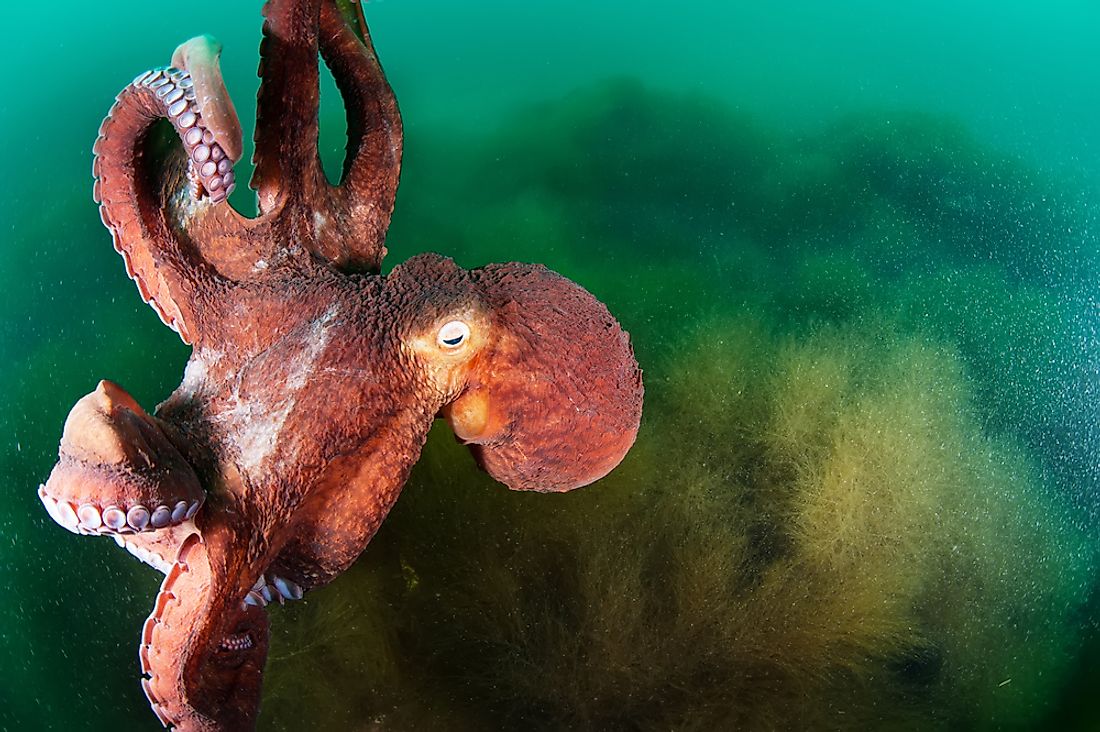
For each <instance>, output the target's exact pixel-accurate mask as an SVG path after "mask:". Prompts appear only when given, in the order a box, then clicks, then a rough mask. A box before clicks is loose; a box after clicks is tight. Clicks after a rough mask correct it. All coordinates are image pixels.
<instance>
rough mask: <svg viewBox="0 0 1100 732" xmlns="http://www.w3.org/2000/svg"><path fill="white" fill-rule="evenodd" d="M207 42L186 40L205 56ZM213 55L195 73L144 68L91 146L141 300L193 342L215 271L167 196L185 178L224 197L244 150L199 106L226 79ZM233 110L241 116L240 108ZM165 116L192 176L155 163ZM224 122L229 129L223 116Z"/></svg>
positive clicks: (202, 193) (105, 204)
mask: <svg viewBox="0 0 1100 732" xmlns="http://www.w3.org/2000/svg"><path fill="white" fill-rule="evenodd" d="M209 43H210V41H207V40H204V39H196V40H195V41H192V42H189V44H185V47H188V48H190V53H191V55H195V56H200V55H201V54H200V53H199V49H200V48H202V47H203V45H204V44H209ZM181 48H184V47H181ZM181 55H182V54H181ZM209 56H213V58H214V59H215V60H214V61H213V62H211V61H210V60H209V58H202V59H201V60H200V61H199V62H198V63H197V67H198V69H197V70H198V71H199V79H197V80H196V79H195V78H193V77H192V76H191V73H190V72H189V71H188V70H186V69H180V68H176V67H174V66H172V67H161V68H156V69H151V70H149V71H146V72H144V73H142V74H140V75H139V76H138V77H137V78H135V79H134V81H133V82H131V83H130V84H129V85H128V86H127V87H126V88H125V89H123V90H122V91H121V92H120V93H119V94H118V96H117V98H116V101H115V104H114V106H113V107H112V108H111V111H110V112H109V113H108V115H107V117H106V119H104V120H103V124H102V125H101V126H100V129H99V137H98V139H97V140H96V142H95V146H94V148H93V151H94V155H95V157H94V161H93V164H92V173H93V175H94V177H95V186H94V189H93V197H94V198H95V200H96V202H97V203H99V204H100V216H101V217H102V219H103V223H104V225H105V226H106V227H107V228H108V230H110V232H111V235H112V238H113V239H114V245H115V250H116V251H118V252H119V254H121V255H122V258H123V261H124V262H125V265H126V273H127V274H128V275H129V276H130V277H131V278H132V279H133V280H134V281H135V282H136V284H137V287H138V292H139V293H140V294H141V298H142V300H144V301H145V302H147V303H149V304H150V305H151V306H152V307H153V309H154V310H155V311H156V313H157V315H159V316H160V318H161V320H162V321H164V323H165V324H166V325H168V326H169V327H170V328H172V329H173V330H175V331H176V332H177V333H179V335H180V337H181V338H182V339H183V340H184V342H186V343H190V342H191V341H192V336H193V334H192V332H191V331H192V328H193V326H194V319H195V314H194V313H193V312H192V310H191V309H192V308H193V303H192V295H191V292H192V290H193V289H194V288H195V287H202V286H203V285H202V280H203V279H204V273H205V274H206V276H207V278H209V272H208V271H207V270H205V269H204V268H203V267H202V266H201V265H202V264H203V262H202V257H201V256H199V255H198V254H197V252H196V251H195V249H194V247H193V246H191V245H190V244H189V243H188V242H187V241H186V237H185V236H184V235H183V233H182V232H180V231H178V230H176V229H175V225H174V224H169V223H168V221H167V220H166V218H165V208H166V206H165V201H166V200H167V199H168V198H171V197H172V196H173V195H174V194H175V193H176V192H178V191H179V189H180V188H181V186H183V185H189V186H190V190H191V194H192V196H193V197H194V198H196V199H199V198H203V197H208V198H209V200H210V201H211V202H213V203H217V202H219V201H222V200H224V199H225V197H226V196H227V195H228V194H229V193H230V192H231V191H232V190H233V187H234V185H235V180H234V175H233V162H234V160H235V159H234V158H233V156H232V155H231V154H230V151H233V150H234V145H235V146H236V150H235V152H236V155H237V156H238V157H239V155H240V144H239V141H234V140H233V139H232V135H231V134H222V135H220V136H219V135H217V134H216V131H217V130H216V128H212V127H211V126H209V125H208V124H207V120H206V119H205V118H204V110H203V109H200V106H199V98H200V97H204V98H205V97H209V96H210V89H211V88H213V87H214V86H216V85H217V84H220V75H219V74H218V73H217V70H216V52H212V51H209V50H208V51H207V57H209ZM213 79H217V82H216V83H215V82H214V81H213ZM229 111H230V112H231V107H229ZM205 112H206V113H207V114H212V115H213V116H214V117H222V118H224V117H225V116H226V115H227V111H226V106H225V105H224V104H222V103H220V102H217V103H212V102H209V101H208V103H207V105H206V109H205ZM229 116H231V117H233V118H234V119H235V117H236V115H235V113H232V114H231V115H229ZM162 119H165V120H168V121H169V122H170V123H171V125H172V127H173V128H174V129H175V131H176V133H177V135H178V136H179V138H180V140H181V141H182V143H183V148H184V151H185V152H186V155H187V175H186V177H187V180H186V181H184V180H182V179H181V176H180V171H179V170H178V166H176V167H175V168H173V166H172V165H170V164H166V165H165V166H164V169H163V170H159V171H154V170H152V169H151V167H152V166H153V165H154V164H155V162H156V161H154V160H152V159H151V158H153V157H155V156H153V155H151V154H149V152H150V151H149V150H148V149H147V147H148V140H149V136H150V132H151V130H152V128H153V126H154V125H155V123H157V122H158V121H159V120H162ZM219 124H220V125H222V128H223V129H225V124H226V123H225V121H224V119H222V120H221V121H220V122H219ZM227 148H228V150H227ZM196 205H200V204H197V203H196ZM196 260H198V261H196Z"/></svg>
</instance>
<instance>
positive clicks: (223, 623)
mask: <svg viewBox="0 0 1100 732" xmlns="http://www.w3.org/2000/svg"><path fill="white" fill-rule="evenodd" d="M216 556H221V554H220V553H219V552H217V551H216V550H213V549H212V548H211V547H210V546H209V544H208V542H207V541H204V540H203V539H202V538H201V537H200V535H199V534H197V533H195V534H191V535H190V536H188V537H187V538H186V539H185V540H184V541H183V543H182V545H181V546H180V550H179V554H178V556H177V558H176V561H175V563H174V564H173V565H172V567H171V569H170V570H169V571H168V573H167V575H166V576H165V578H164V581H163V582H162V584H161V588H160V592H159V594H158V595H157V599H156V602H155V603H154V606H153V612H152V613H151V614H150V615H149V617H148V619H147V620H146V621H145V625H144V626H143V628H142V633H141V642H140V644H139V646H138V660H139V663H140V665H141V671H142V674H143V678H142V688H143V689H144V690H145V695H146V697H147V698H148V699H149V703H150V705H151V706H152V708H153V712H154V713H155V714H156V715H157V718H158V719H159V720H160V721H161V723H162V724H164V726H166V727H167V726H169V725H173V726H174V727H175V728H176V729H178V730H186V731H187V732H193V731H198V730H202V731H206V730H209V731H213V730H225V729H234V730H238V729H239V730H246V729H251V728H253V726H254V725H255V719H256V712H257V710H258V708H259V701H260V691H261V682H262V678H263V667H264V663H265V661H266V659H267V643H268V620H267V615H266V613H264V611H263V610H262V609H260V608H259V607H253V606H250V605H241V604H239V598H237V594H238V588H237V587H236V584H235V582H233V581H230V580H228V579H227V578H228V577H230V576H231V575H230V574H229V572H228V571H227V568H225V567H221V566H219V565H218V564H216V563H215V561H214V558H215V557H216Z"/></svg>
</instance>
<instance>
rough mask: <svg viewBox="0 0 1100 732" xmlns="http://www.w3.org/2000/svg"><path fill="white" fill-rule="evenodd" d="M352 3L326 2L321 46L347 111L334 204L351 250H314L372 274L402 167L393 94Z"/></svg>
mask: <svg viewBox="0 0 1100 732" xmlns="http://www.w3.org/2000/svg"><path fill="white" fill-rule="evenodd" d="M345 5H346V3H345ZM351 5H352V6H353V7H346V8H341V7H338V5H337V2H336V0H325V2H324V4H323V5H322V7H321V31H320V50H321V56H322V57H323V58H324V60H325V64H326V65H327V66H328V67H329V69H330V70H331V71H332V75H333V78H334V79H335V81H336V85H337V87H338V88H339V89H340V93H341V95H342V96H343V98H344V107H345V110H346V113H347V128H348V141H347V153H346V157H345V159H344V171H343V176H342V179H341V181H340V189H339V191H338V192H337V194H338V195H337V196H336V200H335V201H334V202H333V203H334V206H335V207H337V208H338V209H339V212H338V213H339V215H338V217H336V218H338V219H339V220H340V221H341V222H342V225H343V227H344V228H345V229H347V230H348V231H349V234H350V236H348V237H346V238H347V240H348V241H349V242H351V247H352V248H351V251H343V252H320V253H321V254H323V255H325V256H326V257H327V258H328V259H330V260H332V261H333V262H334V263H336V264H337V266H341V267H344V268H346V269H357V270H366V271H370V272H378V271H379V269H380V268H381V262H382V258H383V257H384V256H385V247H384V246H383V244H384V242H385V238H386V230H387V229H388V228H389V223H390V216H391V214H392V213H393V206H394V200H395V198H396V195H397V184H398V180H399V178H400V173H401V151H402V141H403V133H402V126H401V114H400V111H399V109H398V106H397V99H396V97H395V96H394V93H393V89H392V88H391V87H390V85H389V82H388V81H386V77H385V74H384V73H383V71H382V66H381V64H379V62H378V56H377V55H376V54H375V51H374V45H373V43H372V42H371V37H370V32H369V30H368V29H367V25H366V22H365V20H364V19H363V15H362V6H361V5H360V4H359V3H358V2H355V3H352V4H351Z"/></svg>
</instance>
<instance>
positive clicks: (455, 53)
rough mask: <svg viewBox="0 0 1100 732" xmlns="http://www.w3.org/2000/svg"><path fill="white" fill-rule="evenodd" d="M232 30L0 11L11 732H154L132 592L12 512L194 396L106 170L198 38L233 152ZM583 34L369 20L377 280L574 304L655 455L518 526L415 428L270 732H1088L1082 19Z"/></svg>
mask: <svg viewBox="0 0 1100 732" xmlns="http://www.w3.org/2000/svg"><path fill="white" fill-rule="evenodd" d="M222 5H223V6H224V7H219V8H218V12H217V13H216V14H212V13H196V14H195V16H196V17H194V18H190V17H182V18H181V17H180V16H181V15H183V14H182V13H181V12H179V11H178V10H167V9H165V8H163V7H161V6H158V5H156V4H152V3H138V2H127V3H115V4H112V5H111V10H110V11H104V10H103V9H102V6H96V5H93V4H87V3H55V4H53V5H51V6H50V9H49V11H48V12H47V11H39V10H31V9H29V8H19V9H16V10H12V11H9V12H8V16H7V17H8V22H9V28H10V29H11V32H10V34H9V37H8V39H7V42H6V43H5V44H4V46H3V48H2V49H0V58H2V60H3V62H4V68H6V69H8V70H9V72H8V73H6V74H4V75H3V80H2V81H0V84H4V85H5V88H4V89H3V90H2V92H3V93H2V94H0V99H3V100H4V101H3V103H2V104H3V114H2V115H0V139H2V140H4V142H5V145H4V151H5V152H4V157H5V166H6V167H5V171H6V173H7V175H5V176H4V180H3V182H2V183H0V186H3V195H2V196H0V211H2V217H0V221H3V223H4V225H5V229H4V230H5V232H6V234H5V237H4V243H3V246H2V248H0V313H3V315H2V316H0V363H2V364H3V366H2V368H0V379H2V382H3V383H2V388H0V427H3V429H2V430H0V434H3V435H4V439H2V440H0V477H2V478H3V485H4V491H5V493H4V494H3V496H4V497H3V505H2V506H0V581H2V583H3V585H4V586H5V588H6V590H7V593H6V601H5V602H4V603H2V604H0V729H13V730H14V729H68V728H71V727H75V726H77V725H78V724H79V725H82V726H84V727H86V728H91V729H108V728H110V729H117V728H119V727H120V726H121V727H122V728H124V729H143V728H149V729H153V728H154V726H153V725H154V724H155V720H154V719H153V717H152V716H151V714H150V713H149V711H148V706H147V704H146V702H145V699H144V696H143V694H142V692H141V688H140V686H139V684H138V681H137V679H138V667H137V659H136V653H135V650H136V644H137V636H138V632H139V629H140V627H141V623H142V622H143V620H144V618H145V617H146V615H147V614H148V612H149V608H150V606H151V603H152V598H153V595H154V593H155V588H156V586H157V584H158V581H157V577H156V576H155V575H154V574H153V573H152V572H151V571H150V570H148V568H146V567H144V566H142V565H139V564H138V563H137V562H135V561H134V560H133V559H132V558H131V557H130V556H129V555H127V554H125V553H124V552H120V551H118V550H117V549H115V548H114V546H113V544H112V543H111V542H109V541H106V540H92V539H86V538H80V537H76V536H73V535H71V534H68V533H67V532H65V531H63V530H62V529H60V528H59V527H57V526H55V525H54V524H53V523H52V522H51V521H49V519H48V517H47V516H46V514H45V512H44V511H42V509H41V505H40V504H39V502H38V500H37V498H36V496H35V489H36V487H37V485H38V483H39V482H40V481H42V480H44V479H45V477H46V476H47V475H48V473H49V470H50V467H51V466H52V463H53V460H54V458H55V456H56V446H57V439H58V437H59V435H60V428H61V424H62V422H63V420H64V417H65V414H66V413H67V411H68V409H69V408H70V407H71V405H72V403H73V402H74V401H75V400H76V399H77V398H79V397H80V396H81V395H83V394H85V393H87V392H88V391H90V390H91V389H92V388H93V387H94V385H95V383H96V381H97V380H98V379H100V378H110V379H112V380H115V381H118V382H119V383H121V384H122V385H124V386H125V387H126V388H127V390H129V391H130V392H131V393H132V394H134V396H135V397H136V398H137V399H138V401H139V402H141V403H142V404H143V405H146V406H147V407H151V406H152V405H154V404H156V403H157V402H158V401H159V400H160V399H162V398H163V397H164V396H166V395H167V394H168V393H169V392H170V391H171V390H172V389H173V388H174V387H175V386H176V384H178V381H179V378H180V375H181V373H182V368H183V364H184V362H185V361H186V358H187V349H186V348H185V347H184V346H183V345H182V344H180V342H179V340H178V338H177V337H176V336H175V335H174V334H173V333H171V332H170V331H169V330H167V329H166V328H164V327H163V326H161V325H160V323H159V321H158V320H157V318H156V316H155V315H154V314H153V313H152V312H151V311H150V310H149V308H147V307H145V306H143V305H142V304H141V302H140V300H139V299H138V298H137V297H136V295H135V291H134V287H133V285H132V283H130V282H129V281H128V280H127V278H126V277H125V273H124V272H123V268H122V266H121V262H120V261H119V258H118V256H117V255H116V254H115V253H114V252H113V251H112V250H111V247H110V238H109V236H108V235H107V233H106V231H105V230H104V229H103V227H102V225H101V224H100V222H99V216H98V213H97V211H96V208H95V206H94V205H93V204H92V202H91V199H90V192H91V178H90V167H91V166H90V160H91V157H90V150H91V144H92V141H93V140H94V137H95V134H96V130H97V128H98V125H99V122H100V119H101V118H102V116H103V114H104V113H105V112H106V110H107V109H108V108H109V106H110V104H111V100H112V98H113V96H114V94H115V93H117V91H119V90H120V89H121V88H122V87H123V86H124V85H125V84H126V83H128V82H129V80H130V79H132V78H133V77H134V76H135V75H136V74H137V73H138V72H140V71H141V70H143V69H145V68H148V67H150V66H153V65H159V64H163V63H166V62H167V61H168V58H169V54H170V53H171V51H172V49H173V48H174V47H175V46H176V44H178V43H179V42H181V41H183V40H185V39H187V38H189V37H191V36H193V35H197V34H199V33H211V34H213V35H215V36H217V37H218V38H219V39H220V40H221V41H222V42H223V43H224V44H225V52H224V55H223V59H222V68H223V71H224V74H225V77H226V81H227V85H228V87H229V89H230V91H231V93H232V94H233V96H234V99H235V102H236V105H237V109H238V112H239V113H240V116H241V118H242V120H243V121H244V122H245V124H246V131H247V125H248V124H250V122H251V119H252V117H253V113H254V102H253V100H254V96H255V90H256V86H257V80H256V78H255V65H256V50H255V49H256V45H257V43H258V38H259V22H260V18H259V4H258V3H255V4H253V3H243V2H242V3H223V4H222ZM593 5H594V4H591V3H581V2H572V1H568V2H554V3H549V2H541V1H536V2H525V3H504V2H478V3H471V4H461V3H442V2H437V1H431V2H429V1H428V0H421V1H416V0H385V1H382V2H374V3H371V4H370V5H369V6H368V20H369V21H370V23H371V27H372V31H373V34H374V36H375V41H376V44H377V47H378V51H379V54H380V56H381V58H382V61H383V64H384V65H385V67H386V70H387V72H388V75H389V77H390V80H391V82H392V84H393V86H394V88H395V91H396V93H397V95H398V98H399V100H400V102H401V106H402V111H403V115H404V120H405V129H406V148H405V155H406V157H405V161H406V166H405V172H404V174H403V179H402V187H401V191H400V193H399V198H398V205H397V211H396V213H395V218H394V222H393V226H392V229H391V236H390V239H389V242H388V246H389V249H390V255H389V260H388V261H387V266H389V267H392V266H393V265H394V264H395V263H397V262H399V261H401V260H403V259H405V258H407V257H409V256H411V255H412V254H414V253H417V252H420V251H425V250H432V251H440V252H442V253H445V254H448V255H451V256H454V257H455V258H456V259H457V260H458V261H459V262H460V263H461V264H463V265H466V266H474V265H478V264H481V263H484V262H487V261H507V260H511V259H518V260H525V261H540V262H543V263H545V264H547V265H548V266H550V267H551V268H553V269H556V270H558V271H560V272H562V273H563V274H566V275H568V276H570V277H572V278H573V279H575V280H577V281H578V282H580V283H582V284H583V285H584V286H585V287H587V288H588V289H590V290H591V291H592V292H594V293H595V294H597V295H598V296H599V297H600V298H601V299H603V300H604V301H605V302H607V303H608V305H609V307H610V308H611V309H612V311H613V312H614V313H615V314H616V315H617V316H618V317H619V319H620V320H621V322H622V323H623V324H624V326H625V327H626V328H627V329H628V330H630V331H631V333H632V335H633V337H634V341H635V347H636V350H637V353H638V358H639V361H640V362H641V363H642V366H643V368H644V369H645V370H646V378H647V399H648V402H647V412H646V417H645V423H644V425H643V430H642V433H641V435H640V437H639V442H638V444H637V446H636V447H635V449H634V451H633V452H632V453H631V455H630V456H629V457H628V459H627V461H626V462H625V463H624V464H623V466H622V467H621V468H620V469H619V470H618V471H617V472H616V473H615V474H613V475H612V476H611V477H609V478H608V479H606V480H605V481H602V482H601V483H600V484H598V485H596V486H594V487H592V488H590V489H587V490H584V491H579V492H576V493H573V494H569V495H568V496H524V495H518V494H510V493H507V492H505V491H504V490H503V489H501V488H500V487H499V486H495V485H494V484H492V482H491V481H490V480H488V479H487V478H485V477H483V476H481V475H480V474H479V473H477V471H476V470H475V469H474V468H473V467H472V464H471V463H470V461H469V458H468V456H467V455H465V454H464V453H463V452H460V451H458V450H457V448H456V447H455V446H454V445H453V444H452V443H451V441H450V438H449V436H448V435H446V434H445V432H444V431H438V434H435V435H433V439H432V441H431V443H430V444H429V447H428V449H427V450H426V452H425V457H424V459H423V461H422V464H421V465H420V466H419V468H418V469H417V471H416V472H415V474H414V476H413V478H412V480H411V481H410V484H409V486H408V488H407V489H406V493H405V495H404V496H403V497H402V499H401V501H400V502H399V504H398V507H397V509H396V510H395V512H394V514H393V515H392V516H391V517H390V519H389V520H388V521H387V524H386V525H385V526H384V528H383V530H382V532H381V533H380V534H379V536H378V537H377V538H376V539H375V541H374V542H373V543H372V545H371V547H370V548H368V550H367V552H366V553H365V554H364V556H363V558H362V560H361V561H360V562H359V564H357V565H356V567H355V568H354V569H353V570H352V571H351V572H349V573H348V574H347V575H346V576H344V577H342V578H340V579H339V580H338V581H337V582H335V583H334V584H333V585H332V586H331V587H328V588H325V589H323V590H320V591H318V592H316V593H313V594H311V595H310V596H309V597H308V599H307V600H306V601H305V602H303V603H299V604H298V606H296V607H288V608H285V609H283V610H278V611H276V612H274V613H273V614H272V616H273V645H272V651H271V657H270V660H269V665H268V677H267V681H266V684H267V685H266V691H267V696H266V698H265V702H264V708H263V709H264V711H263V716H262V717H261V728H269V729H288V730H289V729H350V728H356V729H365V728H379V729H409V728H425V727H427V726H434V727H435V728H448V729H487V728H489V729H492V728H496V729H506V728H515V727H535V728H544V729H564V728H590V729H656V728H662V729H667V728H674V729H717V728H771V727H779V728H785V727H786V728H790V727H792V726H793V727H805V726H812V727H826V728H865V727H890V728H893V727H905V728H916V729H937V728H953V729H954V728H994V727H998V728H999V727H1022V728H1037V729H1064V728H1079V729H1091V728H1095V725H1097V724H1100V705H1098V703H1097V701H1096V698H1095V693H1094V690H1095V688H1096V683H1097V681H1098V679H1097V677H1096V671H1095V670H1094V669H1095V668H1096V659H1097V658H1098V657H1100V656H1098V654H1100V636H1098V635H1097V627H1098V621H1100V602H1098V600H1097V587H1098V582H1097V574H1096V567H1097V559H1098V557H1097V547H1098V544H1097V532H1098V530H1097V528H1096V527H1097V515H1098V513H1100V457H1098V456H1100V407H1098V405H1100V336H1098V332H1100V331H1098V327H1100V302H1098V298H1097V291H1098V289H1097V282H1098V279H1097V277H1098V274H1100V229H1098V221H1097V205H1098V204H1097V201H1098V200H1100V198H1098V196H1100V81H1098V80H1097V77H1096V73H1095V69H1096V67H1097V62H1098V61H1100V58H1098V52H1097V49H1096V44H1095V38H1096V35H1097V32H1098V31H1100V10H1098V9H1097V8H1096V6H1095V4H1094V3H1089V2H1052V3H1045V4H1043V5H1042V6H1040V5H1038V4H1034V5H1032V4H1022V3H1008V4H1006V3H988V2H969V3H958V2H956V3H948V2H939V1H937V2H933V3H924V4H922V5H921V7H919V8H914V9H911V10H910V9H905V8H899V7H892V6H890V5H889V4H881V3H870V2H852V3H845V4H843V7H830V6H828V5H826V4H820V3H810V2H797V3H791V4H788V5H786V6H784V7H783V8H782V9H776V8H775V7H774V6H771V5H767V4H751V5H750V4H747V3H739V2H721V3H720V2H696V3H681V4H671V3H637V2H632V3H627V2H605V3H600V4H598V6H596V7H594V6H593ZM322 93H323V99H322V102H323V119H322V149H323V151H324V154H325V156H326V160H325V162H326V164H327V165H328V166H329V167H328V169H329V170H330V171H335V170H337V169H338V165H339V155H340V151H341V150H342V147H343V140H342V134H343V130H342V120H341V110H340V105H339V101H338V100H337V98H336V95H335V90H334V89H333V87H332V86H331V84H329V85H328V86H326V87H325V88H324V89H323V92H322ZM246 136H247V135H246ZM250 152H251V150H250V149H246V159H247V158H248V155H249V154H250ZM238 178H239V179H241V180H245V179H247V174H246V171H244V170H243V169H241V168H238ZM248 199H249V197H248V191H247V190H244V189H243V186H242V190H239V191H237V193H236V194H235V195H234V199H233V200H234V204H235V205H237V206H238V207H239V208H241V209H242V210H249V207H250V205H251V202H250V201H249V200H248ZM372 725H374V726H372Z"/></svg>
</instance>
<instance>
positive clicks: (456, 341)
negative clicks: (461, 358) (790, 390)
mask: <svg viewBox="0 0 1100 732" xmlns="http://www.w3.org/2000/svg"><path fill="white" fill-rule="evenodd" d="M464 337H465V336H460V335H459V336H455V337H454V338H444V339H443V343H444V344H445V345H448V346H457V345H458V344H459V343H462V339H463V338H464Z"/></svg>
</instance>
